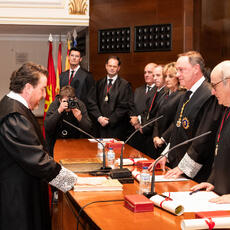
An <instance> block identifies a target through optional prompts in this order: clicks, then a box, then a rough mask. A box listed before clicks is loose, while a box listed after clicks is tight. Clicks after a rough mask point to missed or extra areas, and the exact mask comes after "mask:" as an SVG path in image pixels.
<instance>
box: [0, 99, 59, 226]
mask: <svg viewBox="0 0 230 230" xmlns="http://www.w3.org/2000/svg"><path fill="white" fill-rule="evenodd" d="M60 170H61V167H60V165H59V164H57V163H56V162H55V161H53V159H52V158H50V157H49V155H48V154H47V152H46V149H45V144H44V140H43V137H42V134H41V131H40V127H39V125H38V123H37V121H36V118H35V117H34V115H33V114H32V112H31V111H30V110H29V109H27V108H26V107H25V106H24V105H23V104H21V103H20V102H18V101H16V100H13V99H10V98H9V97H7V96H5V97H4V98H3V99H2V100H1V102H0V229H1V230H15V229H17V230H31V229H33V230H48V229H49V230H50V229H51V222H50V214H49V203H48V190H47V181H51V180H52V179H54V178H55V177H56V176H57V175H58V173H59V172H60Z"/></svg>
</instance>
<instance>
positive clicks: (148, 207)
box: [125, 194, 154, 212]
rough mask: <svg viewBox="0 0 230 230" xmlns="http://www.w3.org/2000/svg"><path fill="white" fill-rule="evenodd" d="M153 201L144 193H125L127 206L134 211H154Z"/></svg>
mask: <svg viewBox="0 0 230 230" xmlns="http://www.w3.org/2000/svg"><path fill="white" fill-rule="evenodd" d="M153 206H154V205H153V202H152V201H151V200H149V199H148V198H147V197H145V196H144V195H139V194H134V195H125V207H126V208H128V209H129V210H131V211H132V212H152V211H153Z"/></svg>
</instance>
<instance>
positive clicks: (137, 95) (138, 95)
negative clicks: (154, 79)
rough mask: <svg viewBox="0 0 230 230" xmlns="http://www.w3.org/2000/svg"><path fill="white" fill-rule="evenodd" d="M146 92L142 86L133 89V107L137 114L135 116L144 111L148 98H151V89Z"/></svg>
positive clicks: (144, 86)
mask: <svg viewBox="0 0 230 230" xmlns="http://www.w3.org/2000/svg"><path fill="white" fill-rule="evenodd" d="M145 92H146V85H142V86H140V87H138V88H136V89H135V92H134V105H135V109H136V112H137V115H140V114H142V113H143V112H144V111H145V110H146V102H147V100H149V97H151V96H152V92H153V89H151V90H150V91H149V92H148V93H145Z"/></svg>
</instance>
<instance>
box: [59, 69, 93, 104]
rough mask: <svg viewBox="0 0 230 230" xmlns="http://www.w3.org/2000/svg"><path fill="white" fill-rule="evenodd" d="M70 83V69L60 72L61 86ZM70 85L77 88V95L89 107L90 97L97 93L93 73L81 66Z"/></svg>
mask: <svg viewBox="0 0 230 230" xmlns="http://www.w3.org/2000/svg"><path fill="white" fill-rule="evenodd" d="M68 84H69V70H67V71H65V72H62V73H61V74H60V88H62V87H63V86H65V85H68ZM70 85H71V86H72V87H73V88H74V89H75V95H76V97H77V98H79V99H80V100H81V101H83V102H84V103H85V105H86V107H87V108H88V104H89V97H90V96H91V95H95V93H94V92H93V91H94V90H95V82H94V79H93V76H92V75H91V73H89V72H87V71H85V70H83V69H82V68H79V69H78V71H77V72H76V73H75V75H74V77H73V79H72V81H71V83H70Z"/></svg>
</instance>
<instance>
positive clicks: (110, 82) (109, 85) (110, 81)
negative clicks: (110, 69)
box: [108, 79, 113, 88]
mask: <svg viewBox="0 0 230 230" xmlns="http://www.w3.org/2000/svg"><path fill="white" fill-rule="evenodd" d="M108 80H109V84H108V87H109V88H110V87H111V86H112V81H113V79H108Z"/></svg>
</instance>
